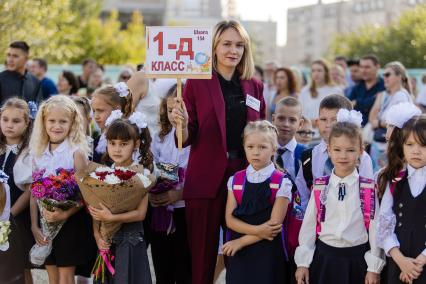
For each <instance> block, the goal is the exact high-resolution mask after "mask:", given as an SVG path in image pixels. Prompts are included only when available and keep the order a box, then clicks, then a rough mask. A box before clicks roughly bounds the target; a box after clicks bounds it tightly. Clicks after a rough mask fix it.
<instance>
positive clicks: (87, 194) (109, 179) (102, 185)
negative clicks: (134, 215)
mask: <svg viewBox="0 0 426 284" xmlns="http://www.w3.org/2000/svg"><path fill="white" fill-rule="evenodd" d="M76 177H77V182H78V185H79V186H80V190H81V193H82V195H83V198H84V200H85V202H86V203H87V204H89V205H91V206H93V207H95V208H98V209H101V207H100V205H99V204H100V203H102V204H103V205H105V207H107V208H108V209H109V210H110V211H111V213H113V214H120V213H125V212H128V211H131V210H135V209H136V208H137V207H138V206H139V203H140V202H141V200H142V198H143V197H144V196H145V194H146V193H147V192H148V190H149V188H151V187H152V186H153V185H154V183H155V178H154V177H153V176H152V175H149V174H145V173H144V168H143V166H142V165H134V166H130V167H127V168H121V167H117V168H109V167H105V166H103V165H100V164H97V163H93V162H91V163H89V165H88V166H87V167H86V169H85V170H84V171H79V172H77V173H76ZM95 223H96V221H95ZM97 223H98V228H99V233H100V235H101V237H102V239H103V240H105V241H107V242H110V243H111V241H112V237H113V236H114V234H115V233H116V232H117V231H118V230H119V229H120V227H121V223H119V222H106V221H102V222H97ZM113 258H114V257H113V256H112V254H111V252H110V251H109V250H102V251H99V256H98V259H97V261H96V263H95V266H94V267H93V270H92V273H93V274H94V276H95V279H99V278H102V282H103V280H104V275H105V266H106V268H107V269H108V271H109V272H110V273H111V274H112V275H114V272H115V271H114V268H113V267H112V265H111V261H112V260H113Z"/></svg>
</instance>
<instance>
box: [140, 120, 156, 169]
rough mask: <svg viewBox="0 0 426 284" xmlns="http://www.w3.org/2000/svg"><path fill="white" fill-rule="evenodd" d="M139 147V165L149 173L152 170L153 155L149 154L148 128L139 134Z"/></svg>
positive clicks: (149, 135)
mask: <svg viewBox="0 0 426 284" xmlns="http://www.w3.org/2000/svg"><path fill="white" fill-rule="evenodd" d="M140 141H141V143H140V146H139V154H140V161H139V163H140V164H141V165H143V166H144V168H146V169H148V170H150V171H151V172H152V171H153V170H154V164H153V162H154V155H153V154H152V152H151V142H152V138H151V134H150V133H149V129H148V127H145V128H142V129H141V134H140Z"/></svg>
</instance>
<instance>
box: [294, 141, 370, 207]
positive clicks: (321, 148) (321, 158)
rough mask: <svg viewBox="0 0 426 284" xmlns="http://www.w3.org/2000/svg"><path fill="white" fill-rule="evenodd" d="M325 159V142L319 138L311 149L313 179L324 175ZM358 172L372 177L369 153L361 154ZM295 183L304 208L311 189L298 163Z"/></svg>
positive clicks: (326, 153)
mask: <svg viewBox="0 0 426 284" xmlns="http://www.w3.org/2000/svg"><path fill="white" fill-rule="evenodd" d="M327 159H328V152H327V143H325V141H324V140H321V143H320V144H318V145H316V146H315V147H314V148H313V150H312V177H313V178H314V179H316V178H319V177H322V176H324V167H325V163H326V162H327ZM302 162H303V161H302ZM359 174H360V175H361V176H362V177H365V178H369V179H374V170H373V163H372V161H371V157H370V155H368V154H367V153H366V152H365V151H364V152H363V153H362V154H361V157H360V164H359ZM295 183H296V186H297V189H298V190H299V193H300V198H301V201H302V207H303V208H304V209H306V207H307V206H308V201H309V198H310V196H311V190H310V189H309V188H308V187H307V185H306V181H305V178H304V176H303V167H302V165H300V169H299V172H298V173H297V177H296V180H295Z"/></svg>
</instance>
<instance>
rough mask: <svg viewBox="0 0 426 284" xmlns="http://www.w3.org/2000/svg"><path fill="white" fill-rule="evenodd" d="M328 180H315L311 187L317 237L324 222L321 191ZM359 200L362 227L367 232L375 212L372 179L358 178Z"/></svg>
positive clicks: (328, 178)
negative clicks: (362, 218) (315, 210)
mask: <svg viewBox="0 0 426 284" xmlns="http://www.w3.org/2000/svg"><path fill="white" fill-rule="evenodd" d="M329 180H330V176H323V177H320V178H317V179H315V181H314V184H313V185H312V191H313V194H314V200H315V206H316V208H317V226H316V232H317V236H318V235H319V233H321V223H322V222H324V220H325V209H326V208H325V205H324V204H323V203H322V202H321V191H322V190H324V189H325V187H326V186H327V185H328V182H329ZM359 198H360V199H361V211H362V215H363V216H364V225H365V228H366V230H367V232H368V230H369V227H370V220H373V219H374V212H375V210H376V191H375V182H374V180H372V179H368V178H364V177H361V176H360V177H359Z"/></svg>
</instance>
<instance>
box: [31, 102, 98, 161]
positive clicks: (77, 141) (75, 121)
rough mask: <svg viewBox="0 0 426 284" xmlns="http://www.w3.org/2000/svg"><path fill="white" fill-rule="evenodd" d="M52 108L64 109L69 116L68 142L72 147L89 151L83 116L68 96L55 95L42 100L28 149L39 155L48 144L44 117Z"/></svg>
mask: <svg viewBox="0 0 426 284" xmlns="http://www.w3.org/2000/svg"><path fill="white" fill-rule="evenodd" d="M53 108H60V109H62V110H64V114H68V115H69V117H70V118H71V128H70V132H69V133H68V137H67V139H68V142H69V143H70V145H71V146H72V147H78V148H79V149H81V150H82V151H83V152H85V153H86V154H88V153H89V151H90V149H89V145H88V143H87V138H86V133H85V130H84V122H83V116H82V115H81V113H80V111H79V110H78V107H77V105H76V104H75V103H74V101H73V100H72V99H71V98H70V97H69V96H64V95H56V96H53V97H51V98H49V99H48V100H47V101H45V102H43V103H42V104H41V106H40V109H39V111H38V113H37V116H36V119H35V121H34V130H33V133H32V135H31V139H30V149H31V151H32V152H33V153H34V154H35V155H36V156H40V155H41V154H42V153H43V151H44V150H45V149H46V147H47V145H48V144H49V136H48V135H47V131H46V127H45V122H44V120H45V118H46V116H47V115H48V113H49V111H51V110H52V109H53Z"/></svg>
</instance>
